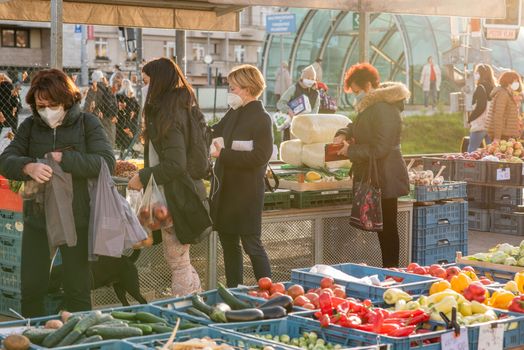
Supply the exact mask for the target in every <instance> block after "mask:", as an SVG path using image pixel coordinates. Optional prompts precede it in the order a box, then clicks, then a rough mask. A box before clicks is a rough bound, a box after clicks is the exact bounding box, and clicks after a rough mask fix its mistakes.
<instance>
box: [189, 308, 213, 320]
mask: <svg viewBox="0 0 524 350" xmlns="http://www.w3.org/2000/svg"><path fill="white" fill-rule="evenodd" d="M185 311H186V312H187V313H188V314H189V315H192V316H195V317H200V318H203V319H206V320H210V318H209V316H208V315H206V314H205V313H203V312H202V311H200V310H197V309H195V308H194V307H190V308H187V309H186V310H185Z"/></svg>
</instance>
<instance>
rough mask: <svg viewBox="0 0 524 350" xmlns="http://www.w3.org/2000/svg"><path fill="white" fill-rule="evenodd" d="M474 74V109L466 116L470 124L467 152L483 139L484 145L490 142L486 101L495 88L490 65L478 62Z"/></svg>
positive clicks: (475, 148) (477, 145)
mask: <svg viewBox="0 0 524 350" xmlns="http://www.w3.org/2000/svg"><path fill="white" fill-rule="evenodd" d="M474 74H475V80H476V81H477V87H476V89H475V92H474V93H473V104H474V105H475V109H473V111H472V112H471V113H470V115H469V117H468V122H469V123H470V125H471V127H470V134H469V145H468V152H473V151H475V150H477V149H478V148H479V147H480V145H481V144H482V141H483V140H485V142H486V145H487V144H489V143H490V140H489V137H488V133H487V118H488V113H489V106H488V102H489V101H491V91H493V89H494V88H495V78H494V77H493V70H492V69H491V66H490V65H488V64H482V63H481V64H478V65H477V66H476V67H475V73H474Z"/></svg>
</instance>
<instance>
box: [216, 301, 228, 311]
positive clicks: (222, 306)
mask: <svg viewBox="0 0 524 350" xmlns="http://www.w3.org/2000/svg"><path fill="white" fill-rule="evenodd" d="M213 307H214V308H215V309H217V310H220V311H222V312H227V311H231V306H229V305H228V304H226V303H217V304H215V305H214V306H213Z"/></svg>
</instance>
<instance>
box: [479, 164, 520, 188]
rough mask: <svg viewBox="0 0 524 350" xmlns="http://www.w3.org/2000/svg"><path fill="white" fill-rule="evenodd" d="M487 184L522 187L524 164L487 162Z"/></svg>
mask: <svg viewBox="0 0 524 350" xmlns="http://www.w3.org/2000/svg"><path fill="white" fill-rule="evenodd" d="M485 163H486V169H487V170H486V171H487V182H488V183H491V184H495V185H516V186H518V185H520V183H521V178H522V163H506V162H485Z"/></svg>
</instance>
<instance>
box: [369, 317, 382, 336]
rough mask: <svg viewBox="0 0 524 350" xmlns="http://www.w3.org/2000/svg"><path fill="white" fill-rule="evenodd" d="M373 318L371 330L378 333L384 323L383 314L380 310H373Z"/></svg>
mask: <svg viewBox="0 0 524 350" xmlns="http://www.w3.org/2000/svg"><path fill="white" fill-rule="evenodd" d="M375 315H376V316H375V319H374V320H373V322H371V323H373V331H374V332H375V333H379V332H380V330H381V329H382V326H383V325H384V315H382V313H381V312H375Z"/></svg>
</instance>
